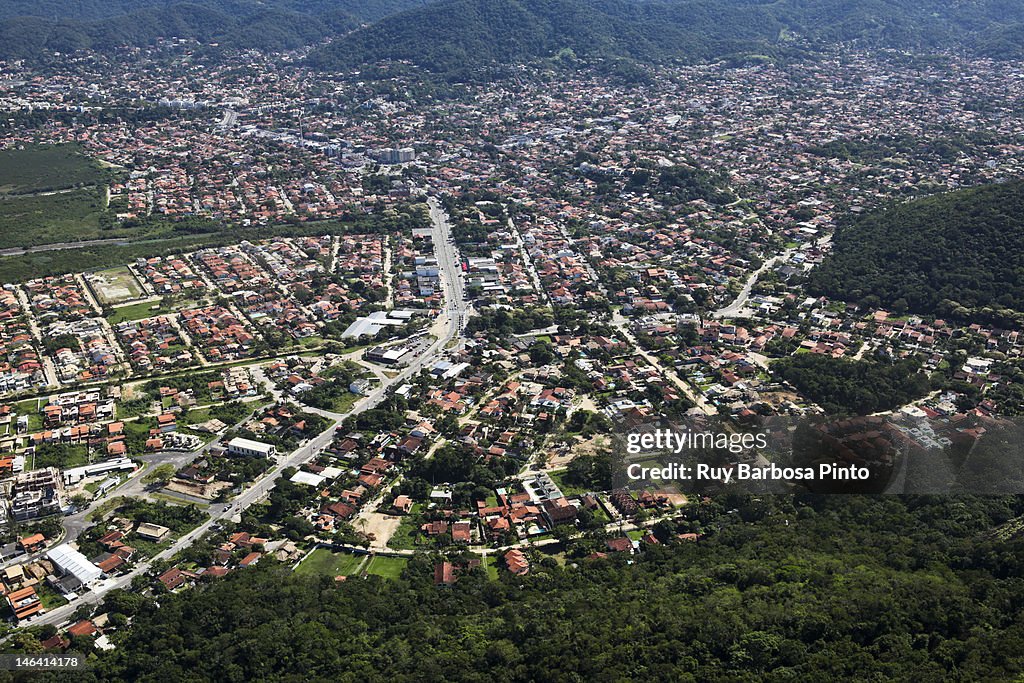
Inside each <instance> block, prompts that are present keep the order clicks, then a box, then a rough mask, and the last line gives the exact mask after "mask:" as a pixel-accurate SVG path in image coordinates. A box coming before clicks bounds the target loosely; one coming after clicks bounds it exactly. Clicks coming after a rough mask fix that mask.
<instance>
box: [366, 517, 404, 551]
mask: <svg viewBox="0 0 1024 683" xmlns="http://www.w3.org/2000/svg"><path fill="white" fill-rule="evenodd" d="M363 519H365V520H366V521H365V523H364V522H363ZM401 523H402V518H401V517H399V516H397V515H385V514H383V513H381V512H371V513H370V514H369V515H367V516H366V517H365V518H362V517H361V518H360V519H358V520H356V521H355V527H356V531H363V532H366V534H367V535H372V536H373V537H374V540H373V541H372V542H371V543H370V547H371V548H386V547H387V545H388V541H390V540H391V537H392V536H394V535H395V531H397V530H398V527H399V525H400V524H401Z"/></svg>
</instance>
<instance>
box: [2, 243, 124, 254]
mask: <svg viewBox="0 0 1024 683" xmlns="http://www.w3.org/2000/svg"><path fill="white" fill-rule="evenodd" d="M104 244H106V245H111V246H124V245H126V244H130V242H129V240H125V239H109V240H82V241H80V242H58V243H56V244H40V245H38V246H35V247H13V248H10V249H0V256H22V255H24V254H35V253H38V252H43V251H61V250H63V249H82V248H84V247H96V246H100V245H104Z"/></svg>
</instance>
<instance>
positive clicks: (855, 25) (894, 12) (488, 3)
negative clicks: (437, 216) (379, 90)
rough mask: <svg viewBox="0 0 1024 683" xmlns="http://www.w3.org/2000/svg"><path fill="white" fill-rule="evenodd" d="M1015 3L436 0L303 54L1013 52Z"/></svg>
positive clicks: (455, 58)
mask: <svg viewBox="0 0 1024 683" xmlns="http://www.w3.org/2000/svg"><path fill="white" fill-rule="evenodd" d="M1021 22H1024V7H1022V6H1020V5H1018V4H1014V3H1010V2H1007V1H1006V0H980V1H979V2H974V3H951V2H947V1H944V0H924V1H923V2H909V1H898V2H883V1H881V0H855V1H853V2H850V1H848V0H822V1H820V2H814V3H808V2H805V1H803V0H778V1H777V2H772V3H762V2H755V1H753V0H749V1H745V0H732V1H730V0H651V1H649V2H635V1H630V0H442V1H441V2H437V3H434V4H432V5H430V6H428V7H424V8H421V9H414V10H410V11H409V12H404V13H401V14H397V15H395V16H392V17H389V18H387V19H385V20H383V21H381V22H379V23H377V24H375V25H374V26H372V27H369V28H367V29H364V30H360V31H356V32H354V33H352V34H350V35H348V36H346V37H344V38H343V39H340V40H337V41H335V42H334V43H333V44H331V45H328V46H326V47H324V48H323V49H321V50H319V51H318V52H316V53H315V54H314V55H313V56H312V57H311V62H312V63H313V64H314V65H317V66H321V67H324V68H351V67H354V66H359V65H360V64H363V63H366V62H376V61H380V60H408V61H411V62H414V63H416V64H419V65H420V66H423V67H425V68H427V69H430V70H433V71H439V72H451V71H455V70H459V69H462V70H464V69H474V68H479V67H482V66H485V65H488V64H492V63H508V62H516V61H525V60H530V59H537V58H545V57H551V56H554V55H556V54H558V53H559V52H560V51H562V50H566V49H571V50H572V51H573V52H575V53H576V54H577V55H580V56H583V57H591V58H599V57H605V58H607V57H620V58H622V57H626V58H631V59H637V60H642V61H648V62H650V61H666V60H672V59H683V60H699V59H710V58H719V57H727V56H734V55H742V54H744V53H753V52H756V53H764V52H768V53H771V52H772V51H773V50H777V49H783V48H785V47H786V45H787V41H789V40H790V39H792V38H793V37H803V38H807V39H810V40H812V41H823V42H828V43H834V42H838V41H849V42H858V43H862V44H864V45H872V46H888V47H899V48H913V47H921V48H931V47H966V48H971V49H977V50H979V51H985V52H986V53H987V54H993V55H995V56H1003V57H1013V56H1018V55H1020V54H1021V48H1020V44H1018V43H1015V42H1014V41H1013V39H1012V38H1013V36H1015V35H1017V34H1018V33H1019V28H1015V27H1019V26H1020V25H1024V24H1022V23H1021Z"/></svg>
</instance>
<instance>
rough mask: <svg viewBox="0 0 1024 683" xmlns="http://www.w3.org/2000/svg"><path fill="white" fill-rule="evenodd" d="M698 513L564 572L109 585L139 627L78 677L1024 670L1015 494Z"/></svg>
mask: <svg viewBox="0 0 1024 683" xmlns="http://www.w3.org/2000/svg"><path fill="white" fill-rule="evenodd" d="M731 508H735V509H733V510H732V513H729V512H727V511H728V510H730V509H731ZM689 509H690V511H691V512H692V513H693V520H694V521H693V522H692V524H693V525H694V526H692V527H688V528H696V529H701V530H702V531H703V532H704V533H705V534H706V536H705V537H704V538H703V539H702V540H701V541H699V542H696V543H693V542H691V543H684V544H679V543H672V544H669V545H662V546H647V551H646V552H645V553H644V554H643V555H640V556H635V557H630V556H628V554H622V555H623V556H621V557H620V556H614V555H615V554H614V553H613V554H612V555H613V557H608V558H606V559H603V560H592V559H586V558H585V557H584V556H583V555H582V554H579V553H574V552H573V551H570V554H569V556H568V557H567V558H566V560H567V563H568V565H567V566H565V567H561V566H559V564H558V563H557V562H556V560H555V559H554V558H553V557H550V556H548V557H547V558H543V557H542V556H541V555H540V554H539V553H536V554H535V553H534V551H532V550H531V551H529V552H530V553H531V555H533V556H534V566H533V568H532V569H531V572H530V574H529V575H528V576H526V577H523V578H516V577H512V576H510V575H509V574H508V573H507V572H505V571H504V570H502V574H503V576H501V577H500V578H499V579H497V580H488V579H487V577H486V576H485V575H484V573H483V572H482V571H480V570H477V571H475V572H473V573H468V574H464V575H462V576H461V577H460V578H459V580H458V583H456V584H455V585H454V586H452V587H450V588H438V587H436V586H434V585H433V580H432V579H433V562H432V561H430V560H429V559H428V558H426V557H424V556H420V557H417V558H416V559H414V560H412V561H411V562H410V564H409V566H408V568H407V569H406V570H405V573H404V576H403V578H401V579H399V580H398V581H395V582H392V581H387V580H383V579H380V578H379V577H373V576H371V577H368V578H367V579H366V580H361V579H356V578H355V577H350V578H349V580H348V581H346V582H343V583H339V582H336V581H334V580H333V577H327V576H325V577H322V578H320V579H313V578H304V577H301V576H296V575H294V574H292V573H290V572H289V571H288V569H287V568H286V567H283V566H274V565H271V564H270V563H271V562H272V560H271V559H270V558H267V559H265V560H264V561H261V563H260V564H259V565H258V566H257V567H256V568H252V569H242V570H236V571H235V572H234V573H233V574H232V575H231V576H229V577H227V578H224V579H215V580H214V582H213V583H209V584H205V585H202V586H201V587H199V588H197V589H194V590H189V591H186V592H184V593H182V594H178V595H165V596H161V597H160V599H159V607H158V606H156V605H155V604H153V602H152V601H148V600H146V599H145V598H142V597H140V596H138V595H134V594H128V593H123V592H121V591H114V592H112V593H111V594H110V595H109V596H108V597H107V599H106V603H105V605H104V607H103V611H104V612H106V613H107V614H108V615H110V617H111V620H112V622H114V623H124V621H125V619H126V618H132V619H133V622H132V626H131V628H130V630H129V631H128V633H127V634H126V636H125V639H124V640H123V641H121V640H120V638H119V639H118V644H117V648H116V649H115V650H112V651H110V652H107V653H104V654H102V655H101V656H100V659H99V661H97V662H95V663H93V664H92V665H91V666H90V667H88V668H87V669H86V670H84V671H81V672H76V674H75V675H76V678H75V680H77V681H82V682H88V681H107V680H109V681H114V680H117V681H183V680H190V681H251V680H274V681H309V680H336V681H357V680H358V681H384V680H388V681H395V682H399V681H423V680H444V681H490V680H501V681H513V682H514V681H588V680H595V681H620V680H659V681H737V680H744V681H755V680H757V681H765V680H768V681H784V680H785V681H791V680H854V679H856V680H880V681H881V680H887V681H892V680H921V681H940V680H960V681H977V680H1017V678H1016V676H1017V675H1018V674H1019V672H1020V671H1021V669H1022V668H1024V654H1022V653H1024V621H1022V619H1021V616H1022V614H1024V613H1022V596H1024V580H1022V579H1021V578H1020V577H1021V576H1022V559H1021V558H1024V540H1022V538H1021V537H1020V535H1019V533H1018V534H1013V533H1012V532H1010V533H1003V534H998V535H997V534H993V533H991V532H992V530H993V529H996V528H998V527H999V526H1000V525H1003V524H1004V523H1005V522H1007V521H1008V520H1010V519H1012V518H1014V517H1016V516H1017V515H1020V514H1021V512H1024V510H1022V503H1021V499H1020V498H1019V497H1003V498H996V497H989V498H971V499H967V498H964V499H958V500H955V501H950V500H949V499H948V498H942V499H939V498H926V497H914V496H906V497H897V496H877V497H858V496H831V497H812V496H792V497H790V496H779V497H771V496H769V497H767V498H763V499H743V498H740V497H733V499H731V500H723V501H711V500H708V501H705V502H703V503H700V504H694V505H693V506H691V507H690V508H689ZM1013 526H1014V525H1012V524H1011V525H1006V528H1007V529H1012V528H1013ZM1016 526H1017V528H1019V524H1018V525H1016ZM677 532H678V528H677V527H673V526H672V525H668V524H664V525H662V526H661V527H658V528H657V533H660V534H662V536H663V538H666V539H668V538H670V537H673V538H674V535H675V534H676V533H677ZM597 543H598V544H600V543H599V542H597ZM600 545H602V546H603V544H600ZM589 552H591V551H590V550H587V549H582V550H581V553H584V554H588V553H589ZM627 560H628V561H630V562H632V564H628V563H627ZM573 565H575V566H573ZM18 638H19V639H21V640H26V638H28V639H29V640H30V637H26V636H24V635H19V636H18ZM26 645H28V646H29V647H30V648H31V643H30V642H26ZM38 675H41V676H44V678H43V679H42V680H49V679H46V678H45V676H46V675H45V674H38Z"/></svg>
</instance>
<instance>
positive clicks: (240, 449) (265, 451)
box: [228, 437, 277, 458]
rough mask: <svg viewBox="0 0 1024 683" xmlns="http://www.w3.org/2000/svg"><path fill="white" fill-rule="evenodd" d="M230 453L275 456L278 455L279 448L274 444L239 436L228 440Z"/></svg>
mask: <svg viewBox="0 0 1024 683" xmlns="http://www.w3.org/2000/svg"><path fill="white" fill-rule="evenodd" d="M228 455H244V456H248V457H253V458H273V457H274V456H275V455H277V448H276V447H275V446H274V445H273V444H269V443H263V442H262V441H252V440H251V439H243V438H242V437H238V438H235V439H232V440H231V441H230V442H228Z"/></svg>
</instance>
